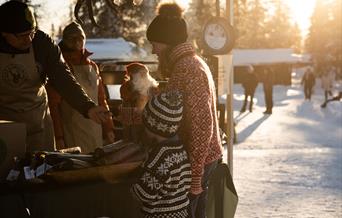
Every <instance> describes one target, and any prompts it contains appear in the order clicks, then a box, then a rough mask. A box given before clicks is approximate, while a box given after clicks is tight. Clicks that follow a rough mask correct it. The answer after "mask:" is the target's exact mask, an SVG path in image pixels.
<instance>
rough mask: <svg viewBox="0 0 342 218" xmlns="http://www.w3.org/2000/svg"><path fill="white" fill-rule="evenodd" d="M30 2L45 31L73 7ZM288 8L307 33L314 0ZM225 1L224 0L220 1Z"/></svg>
mask: <svg viewBox="0 0 342 218" xmlns="http://www.w3.org/2000/svg"><path fill="white" fill-rule="evenodd" d="M0 2H1V3H3V2H5V1H4V0H1V1H0ZM31 2H32V4H34V5H41V7H42V10H41V11H39V14H40V16H41V18H40V26H41V29H43V30H44V31H46V32H49V33H51V31H52V29H51V28H52V26H54V28H55V29H58V28H59V27H61V26H63V25H64V24H65V23H66V22H67V21H68V19H69V17H68V16H69V14H70V8H71V9H73V6H74V1H73V0H58V1H46V0H32V1H31ZM177 2H178V3H179V4H180V5H181V6H182V7H183V8H185V9H188V7H189V2H191V0H178V1H177ZM282 2H284V3H285V4H286V5H288V7H289V9H290V12H291V14H290V17H291V19H292V21H293V22H296V23H298V25H299V27H300V29H301V31H302V34H303V36H304V35H306V34H307V33H308V28H309V26H310V16H311V14H312V12H313V9H314V6H315V3H316V0H283V1H282ZM222 3H225V1H222Z"/></svg>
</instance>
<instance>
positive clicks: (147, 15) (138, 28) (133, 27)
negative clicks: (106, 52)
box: [80, 0, 159, 46]
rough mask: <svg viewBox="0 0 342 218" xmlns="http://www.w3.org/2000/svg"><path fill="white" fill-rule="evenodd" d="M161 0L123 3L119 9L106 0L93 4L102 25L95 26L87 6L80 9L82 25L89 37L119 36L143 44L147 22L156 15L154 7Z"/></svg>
mask: <svg viewBox="0 0 342 218" xmlns="http://www.w3.org/2000/svg"><path fill="white" fill-rule="evenodd" d="M158 2H159V0H154V1H143V3H142V4H141V5H139V6H132V5H129V4H122V5H121V6H120V7H119V10H117V11H114V10H112V9H111V8H110V7H109V6H108V5H107V4H106V2H105V1H98V2H96V4H94V5H93V11H94V15H95V19H96V21H97V23H98V25H99V26H100V27H96V26H94V25H93V24H92V23H91V21H90V19H89V16H88V11H87V10H86V8H85V7H82V8H81V10H80V18H81V20H82V21H83V23H82V27H83V28H84V31H85V33H86V35H87V37H89V38H118V37H123V38H124V39H125V40H127V41H131V42H134V43H136V44H137V45H140V46H142V45H143V44H144V43H145V42H146V37H145V33H146V28H147V24H148V23H149V22H150V21H151V19H152V18H153V17H154V16H155V13H154V9H155V7H156V5H157V3H158Z"/></svg>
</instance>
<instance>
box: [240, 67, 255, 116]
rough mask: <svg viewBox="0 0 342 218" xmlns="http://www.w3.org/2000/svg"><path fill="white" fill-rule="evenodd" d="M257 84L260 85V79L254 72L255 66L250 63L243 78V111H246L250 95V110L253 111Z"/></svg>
mask: <svg viewBox="0 0 342 218" xmlns="http://www.w3.org/2000/svg"><path fill="white" fill-rule="evenodd" d="M257 86H258V79H257V77H256V75H255V73H254V68H253V66H251V65H250V66H248V69H247V73H246V74H245V77H244V78H243V81H242V87H243V89H244V93H245V100H244V101H243V105H242V108H241V110H240V112H241V113H243V112H245V111H246V107H247V102H248V96H249V97H250V102H249V112H252V111H253V98H254V93H255V89H256V87H257Z"/></svg>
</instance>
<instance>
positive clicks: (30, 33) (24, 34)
mask: <svg viewBox="0 0 342 218" xmlns="http://www.w3.org/2000/svg"><path fill="white" fill-rule="evenodd" d="M36 32H37V29H36V28H35V29H33V30H31V31H30V32H26V33H19V34H14V35H15V37H17V39H18V40H22V39H26V38H27V37H30V39H31V40H32V39H33V37H34V36H35V34H36Z"/></svg>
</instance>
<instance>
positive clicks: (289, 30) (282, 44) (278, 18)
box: [265, 0, 301, 52]
mask: <svg viewBox="0 0 342 218" xmlns="http://www.w3.org/2000/svg"><path fill="white" fill-rule="evenodd" d="M273 4H274V6H275V13H274V14H273V15H272V16H271V17H270V18H269V20H268V21H267V22H265V25H266V27H265V28H266V32H267V33H266V39H267V45H266V47H267V48H293V49H294V50H295V51H297V52H299V51H300V47H301V35H300V30H299V27H298V25H296V24H294V25H293V24H291V22H290V17H289V14H290V11H289V9H288V7H287V6H286V5H284V3H283V2H281V1H279V0H275V1H274V2H273Z"/></svg>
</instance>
